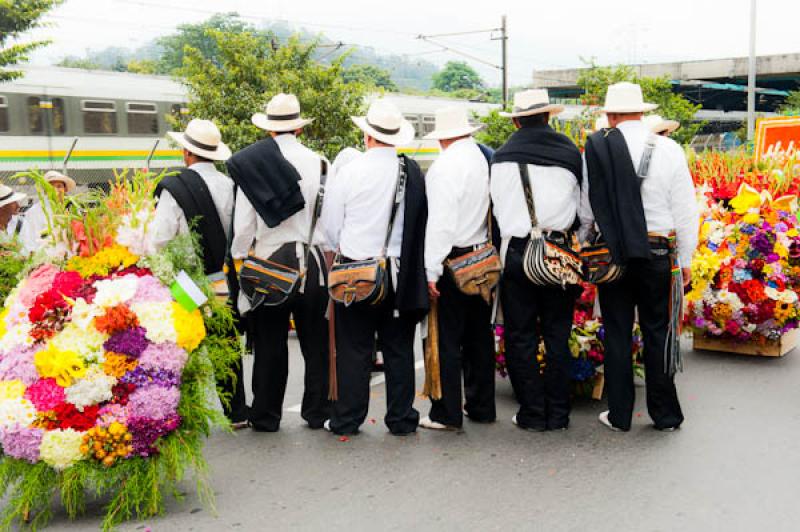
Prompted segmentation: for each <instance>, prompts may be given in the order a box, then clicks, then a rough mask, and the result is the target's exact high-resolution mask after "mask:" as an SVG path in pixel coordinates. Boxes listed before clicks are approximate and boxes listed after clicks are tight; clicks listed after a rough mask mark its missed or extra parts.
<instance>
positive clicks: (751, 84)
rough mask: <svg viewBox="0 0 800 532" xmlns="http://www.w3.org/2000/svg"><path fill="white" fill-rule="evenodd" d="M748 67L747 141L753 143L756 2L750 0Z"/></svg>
mask: <svg viewBox="0 0 800 532" xmlns="http://www.w3.org/2000/svg"><path fill="white" fill-rule="evenodd" d="M747 66H748V68H747V141H748V142H751V141H752V140H753V137H754V136H755V129H756V128H755V125H756V0H750V57H749V61H748V65H747Z"/></svg>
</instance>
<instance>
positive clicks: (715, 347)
mask: <svg viewBox="0 0 800 532" xmlns="http://www.w3.org/2000/svg"><path fill="white" fill-rule="evenodd" d="M798 344H800V329H792V330H791V331H789V332H787V333H786V334H784V335H783V336H781V337H780V338H779V339H778V340H770V341H767V342H764V343H763V344H762V343H758V342H748V343H741V342H734V341H731V340H722V339H718V338H707V337H705V336H695V337H694V349H704V350H706V351H725V352H727V353H736V354H739V355H752V356H762V357H782V356H783V355H785V354H786V353H788V352H789V351H791V350H792V349H794V348H795V347H797V345H798Z"/></svg>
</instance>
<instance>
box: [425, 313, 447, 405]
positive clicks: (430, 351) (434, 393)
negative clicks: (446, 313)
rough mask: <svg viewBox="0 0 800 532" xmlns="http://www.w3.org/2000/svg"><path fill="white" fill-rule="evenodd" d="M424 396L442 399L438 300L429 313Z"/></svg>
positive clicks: (436, 399)
mask: <svg viewBox="0 0 800 532" xmlns="http://www.w3.org/2000/svg"><path fill="white" fill-rule="evenodd" d="M422 395H423V397H428V398H430V399H432V400H435V401H438V400H439V399H441V398H442V379H441V366H440V365H439V302H438V299H431V310H430V312H429V313H428V338H427V340H426V341H425V386H424V387H423V389H422Z"/></svg>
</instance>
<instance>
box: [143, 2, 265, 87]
mask: <svg viewBox="0 0 800 532" xmlns="http://www.w3.org/2000/svg"><path fill="white" fill-rule="evenodd" d="M210 30H214V31H219V32H223V33H225V34H231V35H234V34H239V33H244V32H247V33H249V34H250V35H251V36H252V37H253V39H254V42H256V43H257V45H258V47H259V48H264V47H266V46H268V45H269V44H270V43H271V39H272V34H271V33H269V32H263V31H260V30H257V29H256V28H254V27H253V26H251V25H250V24H248V23H247V22H244V21H243V20H241V19H240V18H239V15H238V14H236V13H218V14H216V15H213V16H212V17H210V18H209V19H208V20H205V21H203V22H200V23H198V24H181V25H180V26H178V31H177V33H175V34H173V35H168V36H166V37H162V38H160V39H158V40H157V41H156V43H157V45H158V46H159V47H161V59H160V61H159V65H158V71H159V72H161V73H165V74H169V73H173V72H175V71H176V70H178V69H180V68H181V67H182V66H183V64H184V63H183V60H184V57H185V55H186V51H187V49H188V48H191V49H193V50H196V51H197V52H198V53H199V54H200V55H201V56H202V57H204V58H206V59H209V60H211V61H214V62H216V64H217V65H219V64H220V63H219V60H218V56H219V54H220V47H219V44H218V42H217V40H216V39H215V38H214V37H213V34H212V32H211V31H210Z"/></svg>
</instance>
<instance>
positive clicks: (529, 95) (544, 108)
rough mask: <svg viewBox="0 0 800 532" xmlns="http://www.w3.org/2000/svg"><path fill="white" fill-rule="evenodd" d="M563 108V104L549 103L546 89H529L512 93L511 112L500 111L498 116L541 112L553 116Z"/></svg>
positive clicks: (512, 116) (508, 116)
mask: <svg viewBox="0 0 800 532" xmlns="http://www.w3.org/2000/svg"><path fill="white" fill-rule="evenodd" d="M563 110H564V106H563V105H559V104H555V103H550V95H549V94H548V93H547V89H530V90H526V91H520V92H518V93H516V94H515V95H514V107H513V109H512V110H511V112H510V113H505V112H501V113H500V116H504V117H506V118H517V117H520V116H531V115H538V114H541V113H550V116H554V115H557V114H558V113H560V112H561V111H563Z"/></svg>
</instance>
